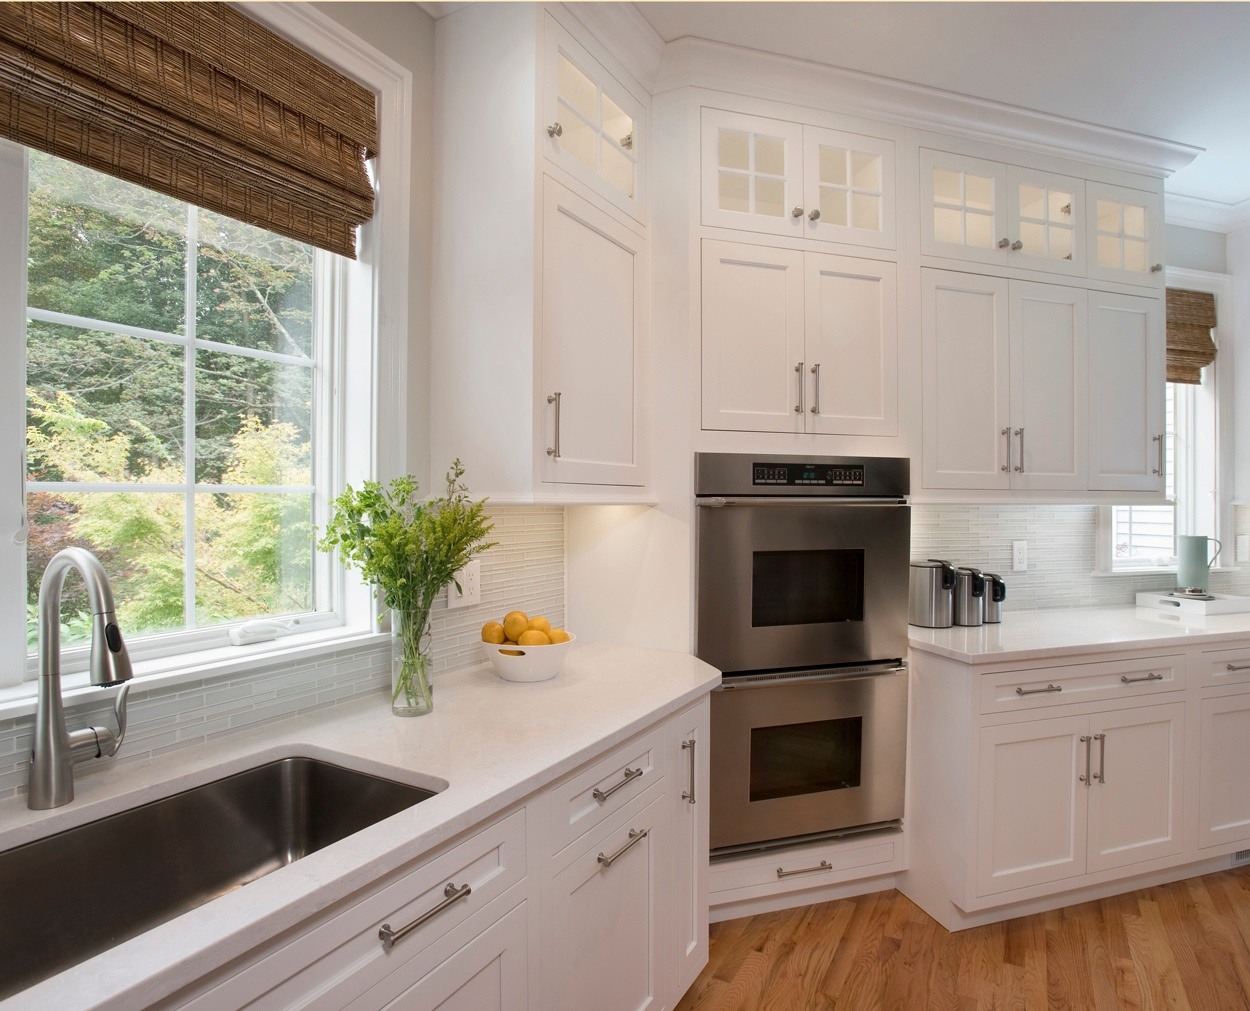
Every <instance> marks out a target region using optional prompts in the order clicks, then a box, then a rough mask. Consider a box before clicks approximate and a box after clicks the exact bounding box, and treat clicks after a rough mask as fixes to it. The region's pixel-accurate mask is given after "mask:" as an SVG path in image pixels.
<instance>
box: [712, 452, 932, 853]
mask: <svg viewBox="0 0 1250 1011" xmlns="http://www.w3.org/2000/svg"><path fill="white" fill-rule="evenodd" d="M908 490H909V463H908V461H907V460H906V459H894V458H891V459H885V458H850V457H828V456H824V457H816V456H813V457H778V456H766V455H751V454H739V453H697V454H695V495H696V503H697V505H698V507H699V508H698V509H697V510H696V517H697V518H696V538H697V546H696V558H697V562H696V567H697V587H696V596H697V630H696V636H695V641H696V649H695V652H696V653H697V654H698V656H699V657H700V658H701V659H703V660H706V661H707V662H708V663H710V664H712V665H713V666H715V667H718V668H720V670H721V671H723V672H724V678H723V679H722V684H721V687H720V688H718V689H717V690H716V691H715V692H713V694H712V740H711V765H712V794H711V812H710V818H711V847H712V851H713V853H714V854H716V853H732V852H738V851H741V850H747V849H755V848H760V847H764V846H768V845H773V844H783V843H792V842H795V841H798V840H804V839H815V838H820V837H823V836H830V835H839V834H843V833H845V832H847V831H848V830H851V831H854V830H861V829H863V830H867V829H874V828H884V827H889V826H892V825H895V824H897V823H899V821H900V820H901V818H902V815H903V786H904V766H905V759H906V733H907V671H906V666H905V657H906V655H907V580H908V566H909V555H910V535H911V510H910V507H909V506H908V505H907V504H906V501H905V499H904V496H905V495H906V494H907V493H908Z"/></svg>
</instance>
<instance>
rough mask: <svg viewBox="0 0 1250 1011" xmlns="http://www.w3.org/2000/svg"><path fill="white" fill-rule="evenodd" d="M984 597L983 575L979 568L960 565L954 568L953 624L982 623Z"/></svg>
mask: <svg viewBox="0 0 1250 1011" xmlns="http://www.w3.org/2000/svg"><path fill="white" fill-rule="evenodd" d="M984 599H985V577H984V576H983V575H981V570H980V569H973V568H969V567H968V566H966V565H961V566H960V567H959V568H958V569H956V570H955V624H956V625H980V624H982V623H983V622H984V621H985V616H984V612H983V610H982V601H983V600H984Z"/></svg>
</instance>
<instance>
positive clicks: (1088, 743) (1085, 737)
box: [1078, 735, 1092, 786]
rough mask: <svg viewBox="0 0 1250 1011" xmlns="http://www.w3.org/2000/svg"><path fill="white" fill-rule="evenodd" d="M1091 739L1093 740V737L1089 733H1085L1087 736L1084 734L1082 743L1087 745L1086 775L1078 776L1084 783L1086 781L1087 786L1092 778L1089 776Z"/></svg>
mask: <svg viewBox="0 0 1250 1011" xmlns="http://www.w3.org/2000/svg"><path fill="white" fill-rule="evenodd" d="M1091 740H1092V738H1091V737H1089V736H1088V735H1085V736H1083V737H1082V738H1081V743H1082V744H1084V745H1085V775H1084V776H1080V777H1078V778H1079V779H1080V781H1081V782H1082V783H1084V784H1085V785H1086V786H1089V785H1090V778H1089V760H1090V756H1089V751H1090V741H1091Z"/></svg>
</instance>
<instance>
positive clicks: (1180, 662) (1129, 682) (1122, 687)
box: [981, 650, 1250, 713]
mask: <svg viewBox="0 0 1250 1011" xmlns="http://www.w3.org/2000/svg"><path fill="white" fill-rule="evenodd" d="M1246 657H1247V660H1246V662H1247V663H1248V664H1250V650H1248V651H1247V653H1246ZM1184 687H1185V658H1184V656H1182V655H1176V656H1150V657H1142V658H1140V659H1137V660H1107V661H1104V662H1102V663H1081V664H1072V665H1070V666H1065V667H1035V668H1032V669H1031V670H1012V671H1003V672H1002V673H999V674H986V675H983V676H982V677H981V712H982V713H1006V712H1013V711H1017V710H1029V709H1042V708H1045V707H1047V706H1062V705H1067V704H1068V703H1071V702H1092V701H1096V700H1098V699H1115V700H1117V701H1122V700H1124V699H1132V698H1137V697H1138V696H1141V695H1154V694H1156V693H1158V692H1174V691H1180V690H1181V689H1182V688H1184Z"/></svg>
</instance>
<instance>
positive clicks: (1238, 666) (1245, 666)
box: [1225, 663, 1250, 670]
mask: <svg viewBox="0 0 1250 1011" xmlns="http://www.w3.org/2000/svg"><path fill="white" fill-rule="evenodd" d="M1225 669H1226V670H1250V663H1230V664H1229V665H1228V666H1227V667H1226V668H1225Z"/></svg>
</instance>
